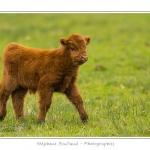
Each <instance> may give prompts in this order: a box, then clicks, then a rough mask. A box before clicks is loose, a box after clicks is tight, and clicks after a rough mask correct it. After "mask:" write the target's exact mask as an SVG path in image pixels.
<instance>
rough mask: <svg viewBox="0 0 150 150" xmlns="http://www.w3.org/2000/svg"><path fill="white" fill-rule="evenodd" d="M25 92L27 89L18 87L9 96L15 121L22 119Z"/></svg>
mask: <svg viewBox="0 0 150 150" xmlns="http://www.w3.org/2000/svg"><path fill="white" fill-rule="evenodd" d="M27 91H28V89H26V88H22V87H19V88H17V89H16V90H15V91H13V92H12V94H11V97H12V104H13V108H14V111H15V115H16V119H24V112H23V106H24V97H25V95H26V93H27Z"/></svg>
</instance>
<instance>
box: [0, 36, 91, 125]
mask: <svg viewBox="0 0 150 150" xmlns="http://www.w3.org/2000/svg"><path fill="white" fill-rule="evenodd" d="M89 42H90V38H89V37H83V36H81V35H78V34H72V35H70V36H69V37H68V38H62V39H60V43H61V46H60V47H59V48H57V49H54V50H41V49H36V48H29V47H24V46H21V45H19V44H16V43H10V44H9V45H8V46H7V47H6V49H5V50H4V54H3V79H2V82H1V84H0V120H1V121H2V120H3V119H4V118H5V116H6V113H7V110H6V103H7V100H8V98H9V96H10V95H11V97H12V103H13V108H14V111H15V115H16V118H17V119H23V118H24V113H23V105H24V97H25V95H26V93H27V91H28V90H29V92H30V93H35V92H36V91H37V92H38V93H39V97H40V99H39V115H38V121H39V122H42V121H45V117H46V113H47V111H48V109H49V108H50V105H51V103H52V95H53V92H60V93H64V94H65V95H66V96H67V98H68V99H69V100H70V101H71V102H72V104H74V106H75V107H76V109H77V110H78V112H79V115H80V117H81V120H82V122H83V123H85V122H87V121H88V116H87V114H86V111H85V109H84V107H83V100H82V97H81V95H80V94H79V92H78V89H77V86H76V84H75V82H76V78H77V72H78V68H79V66H80V65H81V64H83V63H85V62H86V61H87V59H88V56H87V54H86V45H87V44H88V43H89Z"/></svg>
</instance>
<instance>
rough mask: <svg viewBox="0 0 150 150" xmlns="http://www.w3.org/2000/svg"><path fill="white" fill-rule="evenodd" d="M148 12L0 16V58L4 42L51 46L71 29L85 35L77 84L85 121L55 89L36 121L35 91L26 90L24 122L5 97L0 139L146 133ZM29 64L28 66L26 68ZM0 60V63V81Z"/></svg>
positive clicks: (149, 116)
mask: <svg viewBox="0 0 150 150" xmlns="http://www.w3.org/2000/svg"><path fill="white" fill-rule="evenodd" d="M149 25H150V14H115V13H114V14H103V13H99V14H88V13H87V14H78V13H77V14H65V13H64V14H63V13H62V14H57V13H56V14H55V13H48V14H15V13H14V14H4V13H1V14H0V61H1V59H2V53H3V50H4V48H5V47H6V45H7V44H8V43H10V42H17V43H20V44H22V45H25V46H28V47H37V48H43V49H47V48H56V47H59V46H60V42H59V39H60V38H62V37H67V36H68V35H70V34H71V33H79V34H82V35H85V36H86V35H88V36H90V37H91V43H90V44H89V45H88V47H87V53H88V56H89V60H88V62H86V63H85V64H83V65H82V66H81V67H80V69H79V75H78V80H77V85H78V88H79V90H80V92H81V94H82V97H83V99H84V105H85V108H86V111H87V113H88V115H89V123H88V124H87V125H83V124H82V122H81V120H80V118H79V115H78V113H77V111H76V109H75V108H74V106H73V105H71V103H70V102H69V101H68V100H67V99H66V97H65V96H64V95H62V94H59V93H55V94H54V96H53V103H52V105H51V108H50V110H49V112H48V113H47V117H46V122H45V123H43V124H37V122H36V119H37V115H38V94H36V95H30V94H27V96H26V99H25V107H24V112H25V121H23V122H21V121H17V120H16V119H15V116H14V111H13V108H12V103H11V98H10V99H9V101H8V103H7V110H8V113H7V116H6V118H5V120H4V121H3V122H0V136H1V137H18V136H19V137H149V136H150V26H149ZM29 67H30V66H29ZM1 79H2V63H0V80H1Z"/></svg>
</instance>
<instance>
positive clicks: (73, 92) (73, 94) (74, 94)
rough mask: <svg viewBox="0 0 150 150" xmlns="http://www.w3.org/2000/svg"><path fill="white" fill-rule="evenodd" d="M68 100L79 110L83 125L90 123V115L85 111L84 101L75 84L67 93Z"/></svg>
mask: <svg viewBox="0 0 150 150" xmlns="http://www.w3.org/2000/svg"><path fill="white" fill-rule="evenodd" d="M65 94H66V96H67V98H68V99H69V100H70V101H71V102H72V104H73V105H74V106H75V107H76V109H77V110H78V113H79V115H80V118H81V120H82V122H83V123H86V122H87V121H88V115H87V113H86V111H85V109H84V106H83V100H82V97H81V95H80V93H79V91H78V89H77V87H76V85H75V84H73V85H71V86H69V88H68V89H67V90H66V92H65Z"/></svg>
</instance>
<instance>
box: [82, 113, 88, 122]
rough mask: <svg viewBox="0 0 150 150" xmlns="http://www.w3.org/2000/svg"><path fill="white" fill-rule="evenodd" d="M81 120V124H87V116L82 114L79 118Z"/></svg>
mask: <svg viewBox="0 0 150 150" xmlns="http://www.w3.org/2000/svg"><path fill="white" fill-rule="evenodd" d="M81 120H82V123H83V124H87V123H88V116H87V114H83V115H82V116H81Z"/></svg>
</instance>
